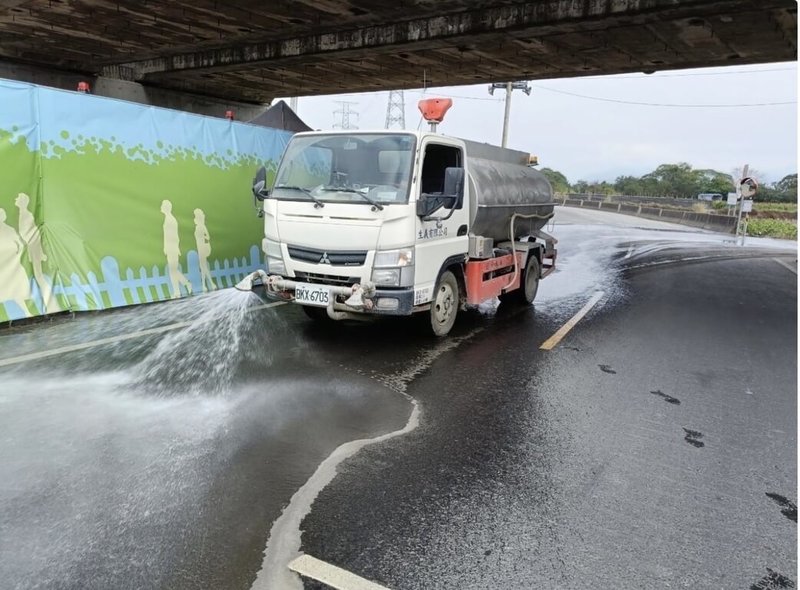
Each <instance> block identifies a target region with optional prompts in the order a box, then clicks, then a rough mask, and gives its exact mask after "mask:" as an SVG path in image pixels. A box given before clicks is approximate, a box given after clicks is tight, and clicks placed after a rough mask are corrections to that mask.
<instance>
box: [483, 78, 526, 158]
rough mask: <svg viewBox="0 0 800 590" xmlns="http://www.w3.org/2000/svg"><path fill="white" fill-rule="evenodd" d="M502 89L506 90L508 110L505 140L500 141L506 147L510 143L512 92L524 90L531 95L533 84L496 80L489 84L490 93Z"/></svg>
mask: <svg viewBox="0 0 800 590" xmlns="http://www.w3.org/2000/svg"><path fill="white" fill-rule="evenodd" d="M500 89H502V90H505V91H506V112H505V116H504V117H503V140H502V142H501V143H500V145H501V146H502V147H506V145H507V144H508V122H509V119H510V118H511V92H512V91H514V90H522V91H523V92H524V93H525V94H527V95H530V93H531V86H530V84H528V83H527V82H506V83H501V82H496V83H494V84H490V85H489V94H491V95H492V96H494V91H495V90H500Z"/></svg>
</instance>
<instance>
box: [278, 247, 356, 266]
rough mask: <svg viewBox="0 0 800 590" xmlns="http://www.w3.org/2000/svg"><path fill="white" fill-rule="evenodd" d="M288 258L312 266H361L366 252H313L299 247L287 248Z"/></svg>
mask: <svg viewBox="0 0 800 590" xmlns="http://www.w3.org/2000/svg"><path fill="white" fill-rule="evenodd" d="M288 249H289V256H290V257H291V258H292V260H302V261H303V262H311V263H314V264H320V263H322V264H330V265H331V266H362V265H363V264H364V262H365V261H366V260H367V252H366V250H364V251H361V250H358V251H355V250H354V251H342V250H340V251H336V250H314V249H313V248H301V247H299V246H288Z"/></svg>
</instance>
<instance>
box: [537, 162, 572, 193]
mask: <svg viewBox="0 0 800 590" xmlns="http://www.w3.org/2000/svg"><path fill="white" fill-rule="evenodd" d="M540 172H541V173H542V174H544V177H545V178H547V180H548V181H549V182H550V186H552V187H553V192H554V193H559V194H564V193H568V192H569V180H567V177H566V176H564V175H563V174H561V172H559V171H557V170H552V169H550V168H542V169H541V170H540Z"/></svg>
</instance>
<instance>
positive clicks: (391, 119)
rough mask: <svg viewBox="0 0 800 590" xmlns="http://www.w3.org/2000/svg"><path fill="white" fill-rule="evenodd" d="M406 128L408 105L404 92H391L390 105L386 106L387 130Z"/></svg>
mask: <svg viewBox="0 0 800 590" xmlns="http://www.w3.org/2000/svg"><path fill="white" fill-rule="evenodd" d="M392 127H396V128H397V129H405V128H406V103H405V99H404V98H403V91H402V90H392V91H391V92H389V104H388V105H387V106H386V129H391V128H392Z"/></svg>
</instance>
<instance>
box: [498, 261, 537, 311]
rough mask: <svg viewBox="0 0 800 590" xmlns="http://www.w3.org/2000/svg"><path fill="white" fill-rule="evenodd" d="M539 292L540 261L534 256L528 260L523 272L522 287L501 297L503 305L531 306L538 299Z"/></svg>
mask: <svg viewBox="0 0 800 590" xmlns="http://www.w3.org/2000/svg"><path fill="white" fill-rule="evenodd" d="M538 290H539V261H538V260H537V259H536V256H535V255H534V254H531V256H530V258H528V263H527V264H526V265H525V270H524V271H522V280H521V286H520V288H519V289H514V290H513V291H509V292H508V293H502V294H501V295H500V301H501V302H502V303H516V304H518V305H530V304H531V303H533V300H534V299H536V292H537V291H538Z"/></svg>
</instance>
